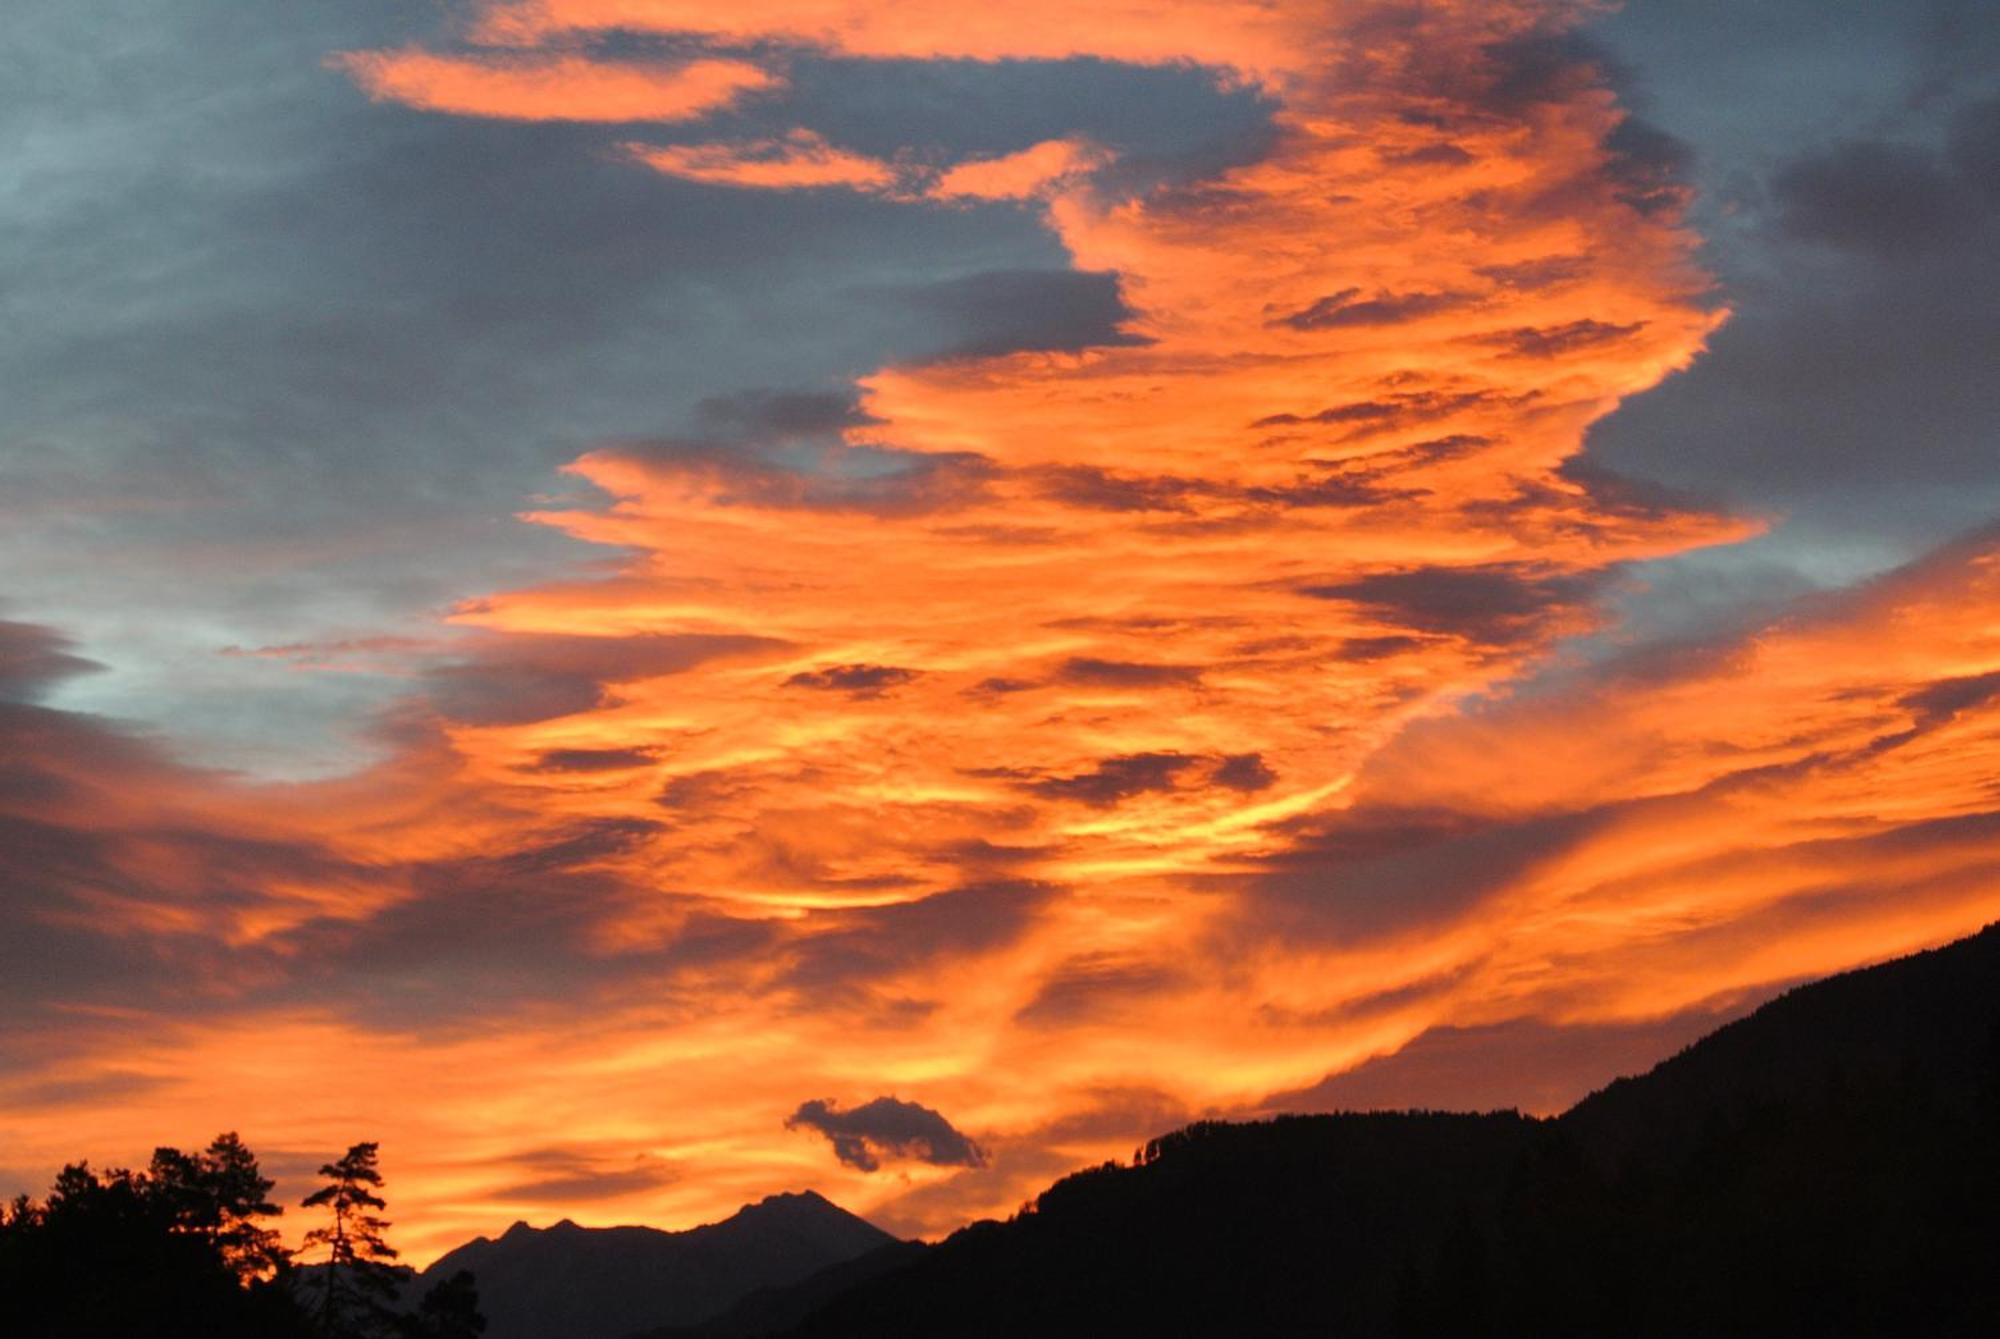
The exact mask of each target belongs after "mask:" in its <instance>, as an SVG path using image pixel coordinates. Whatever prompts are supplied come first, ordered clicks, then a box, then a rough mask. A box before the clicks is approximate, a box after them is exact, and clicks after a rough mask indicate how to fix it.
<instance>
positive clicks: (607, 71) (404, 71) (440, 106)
mask: <svg viewBox="0 0 2000 1339" xmlns="http://www.w3.org/2000/svg"><path fill="white" fill-rule="evenodd" d="M334 63H335V64H336V65H338V66H339V67H340V68H341V69H343V70H345V71H346V72H347V73H348V74H349V75H350V76H351V77H352V78H353V79H354V81H355V83H357V84H359V85H360V86H361V87H362V89H363V90H364V91H366V92H367V94H368V96H369V97H371V98H373V99H375V100H376V101H377V102H400V103H404V104H406V105H408V106H411V107H416V108H418V109H420V110H423V111H430V112H449V113H452V114H454V115H457V116H486V117H495V118H499V119H503V120H510V121H688V120H693V119H695V118H698V117H702V116H706V115H708V114H709V113H710V112H714V111H719V110H721V109H722V108H724V107H728V106H730V105H732V104H734V103H736V102H737V101H739V100H741V99H742V98H743V97H744V95H746V94H749V93H760V92H766V91H768V90H771V89H773V88H776V87H778V86H779V85H780V83H781V82H782V81H781V80H779V78H778V77H777V76H776V75H774V74H772V73H771V72H770V71H768V70H766V69H764V68H762V67H761V66H757V65H752V64H750V63H749V62H747V61H740V60H694V61H688V62H686V63H685V64H680V65H654V64H640V63H636V62H624V61H601V60H587V59H585V58H583V57H581V56H574V55H530V56H519V55H501V56H440V55H436V54H434V53H432V52H428V51H423V50H420V49H417V48H414V47H411V48H405V49H403V50H401V51H349V52H344V53H342V54H341V55H339V56H336V57H334Z"/></svg>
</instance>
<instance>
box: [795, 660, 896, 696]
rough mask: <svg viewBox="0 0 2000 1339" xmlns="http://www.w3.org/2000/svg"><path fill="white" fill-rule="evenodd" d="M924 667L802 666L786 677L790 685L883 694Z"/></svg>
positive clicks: (870, 694)
mask: <svg viewBox="0 0 2000 1339" xmlns="http://www.w3.org/2000/svg"><path fill="white" fill-rule="evenodd" d="M921 673H922V671H920V670H913V669H903V668H901V667H899V666H896V665H829V666H827V667H826V668H825V669H816V670H801V671H800V672H799V673H797V674H794V675H792V676H791V677H790V678H788V679H786V680H785V687H787V688H818V689H824V690H826V691H829V692H837V693H849V694H852V695H853V696H855V697H880V696H881V695H882V694H884V693H886V692H888V691H889V690H890V689H892V688H900V687H902V686H903V685H904V684H906V683H910V682H912V681H914V680H915V679H917V678H919V677H920V676H921Z"/></svg>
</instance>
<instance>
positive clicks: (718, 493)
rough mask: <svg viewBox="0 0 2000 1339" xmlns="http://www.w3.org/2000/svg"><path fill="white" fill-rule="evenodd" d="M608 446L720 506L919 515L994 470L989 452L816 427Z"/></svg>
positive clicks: (959, 501) (969, 494)
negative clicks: (857, 440)
mask: <svg viewBox="0 0 2000 1339" xmlns="http://www.w3.org/2000/svg"><path fill="white" fill-rule="evenodd" d="M604 450H605V451H607V452H608V453H609V454H612V455H616V456H619V457H622V458H624V459H626V460H631V461H635V462H638V463H640V464H643V465H644V466H646V467H647V469H648V470H649V471H651V472H652V473H654V474H656V475H659V476H661V477H662V478H668V479H672V480H674V481H675V482H677V483H679V484H681V485H682V486H683V487H686V488H690V489H694V490H698V491H700V492H702V493H703V494H705V498H704V500H705V501H706V502H707V503H708V504H709V505H711V506H716V507H736V506H750V507H763V508H772V509H778V510H794V511H855V512H872V513H876V514H880V515H885V516H908V515H918V514H922V513H926V512H934V511H942V510H946V509H949V508H952V507H957V506H962V505H964V504H966V503H969V502H971V501H974V500H976V499H977V498H978V497H979V496H980V495H981V493H982V492H983V491H984V489H985V487H986V484H987V481H988V480H989V479H990V478H991V477H992V475H993V467H992V465H991V463H990V462H988V461H987V460H986V459H985V458H984V457H983V456H977V455H973V454H970V453H966V452H923V451H905V450H901V449H898V448H896V447H891V446H879V445H869V444H865V443H864V444H859V445H855V444H850V443H848V442H846V441H843V440H840V439H839V438H838V437H837V436H836V435H834V434H832V433H830V432H827V433H822V432H820V431H819V430H817V429H815V430H810V431H806V432H800V433H773V434H771V435H769V436H760V435H750V434H746V435H744V436H742V437H738V438H729V437H715V438H701V437H657V438H645V439H628V440H624V441H619V442H616V443H613V444H611V445H609V446H607V447H605V448H604Z"/></svg>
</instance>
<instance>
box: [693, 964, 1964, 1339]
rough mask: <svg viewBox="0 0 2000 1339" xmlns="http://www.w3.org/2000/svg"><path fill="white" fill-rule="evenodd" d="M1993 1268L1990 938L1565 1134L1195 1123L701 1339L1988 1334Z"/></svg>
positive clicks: (766, 1299)
mask: <svg viewBox="0 0 2000 1339" xmlns="http://www.w3.org/2000/svg"><path fill="white" fill-rule="evenodd" d="M1996 1242H2000V927H1988V928H1987V929H1986V930H1985V931H1983V932H1981V933H1980V934H1978V935H1976V936H1974V937H1972V938H1970V939H1966V940H1962V941H1960V942H1958V943H1956V944H1952V945H1949V946H1947V947H1945V948H1941V949H1936V950H1933V951H1930V952H1927V953H1920V954H1917V955H1915V956H1913V957H1909V958H1905V959H1902V960H1899V961H1896V962H1892V963H1887V964H1885V965H1882V966H1879V967H1873V968H1868V969H1864V970H1861V971H1856V972H1851V973H1847V974H1845V975H1842V976H1838V977H1834V978H1831V979H1829V980H1826V981H1822V982H1818V983H1815V984H1812V985H1808V986H1803V987H1800V988H1797V989H1795V990H1793V991H1791V992H1789V993H1788V994H1786V995H1784V996H1782V997H1780V998H1778V999H1776V1000H1773V1001H1772V1002H1770V1003H1768V1004H1766V1005H1765V1006H1764V1007H1763V1008H1761V1009H1759V1010H1757V1011H1756V1012H1754V1013H1752V1014H1751V1015H1749V1016H1748V1017H1746V1018H1743V1019H1740V1020H1738V1021H1737V1022H1735V1023H1732V1024H1730V1025H1728V1026H1727V1027H1724V1028H1722V1029H1720V1030H1718V1031H1717V1032H1715V1033H1713V1034H1712V1035H1710V1036H1708V1037H1706V1038H1704V1039H1702V1040H1701V1041H1699V1042H1697V1043H1695V1044H1694V1045H1692V1046H1690V1047H1688V1048H1687V1049H1685V1050H1684V1051H1682V1052H1681V1053H1680V1054H1679V1055H1677V1056H1675V1057H1674V1058H1673V1059H1671V1060H1668V1061H1666V1062H1664V1063H1663V1064H1661V1065H1659V1066H1657V1067H1655V1068H1654V1069H1653V1070H1652V1071H1650V1072H1649V1073H1648V1074H1646V1075H1645V1076H1643V1077H1640V1078H1634V1079H1621V1080H1619V1081H1617V1082H1616V1083H1613V1084H1611V1085H1610V1086H1609V1087H1607V1088H1605V1089H1603V1090H1601V1091H1599V1092H1598V1093H1595V1094H1593V1095H1592V1096H1590V1097H1588V1098H1586V1099H1585V1100H1584V1101H1582V1102H1580V1103H1578V1104H1577V1105H1576V1106H1575V1107H1574V1108H1572V1109H1571V1110H1570V1111H1568V1112H1566V1113H1564V1114H1563V1115H1561V1116H1559V1117H1554V1118H1550V1119H1536V1118H1531V1117H1525V1116H1521V1115H1519V1114H1517V1113H1513V1112H1503V1113H1492V1114H1486V1115H1455V1114H1445V1113H1437V1112H1408V1113H1382V1112H1373V1113H1358V1114H1344V1115H1332V1116H1281V1117H1278V1118H1276V1119H1273V1120H1268V1121H1260V1122H1255V1123H1245V1124H1227V1123H1222V1122H1209V1123H1203V1124H1199V1125H1194V1126H1190V1127H1188V1128H1187V1129H1185V1130H1181V1131H1179V1132H1177V1133H1175V1134H1171V1135H1168V1136H1165V1137H1164V1138H1161V1139H1157V1140H1154V1141H1153V1142H1152V1143H1150V1144H1148V1145H1147V1146H1146V1147H1145V1148H1143V1149H1142V1150H1140V1152H1139V1154H1138V1156H1137V1157H1136V1158H1135V1160H1134V1162H1133V1164H1132V1165H1130V1166H1121V1165H1118V1164H1107V1165H1105V1166H1104V1167H1101V1168H1097V1169H1095V1170H1091V1171H1086V1172H1081V1173H1078V1174H1076V1175H1074V1176H1070V1177H1067V1178H1065V1179H1064V1180H1062V1181H1059V1182H1057V1183H1056V1184H1055V1185H1053V1186H1051V1187H1050V1188H1049V1189H1048V1190H1047V1191H1045V1192H1044V1193H1043V1194H1042V1195H1041V1196H1040V1197H1039V1198H1038V1199H1037V1200H1036V1201H1035V1202H1034V1203H1033V1204H1032V1205H1031V1206H1030V1207H1029V1208H1028V1209H1026V1210H1024V1211H1023V1212H1022V1213H1020V1214H1018V1215H1017V1216H1015V1217H1014V1218H1013V1219H1011V1220H1009V1221H1007V1222H1005V1223H995V1222H986V1223H978V1224H974V1225H973V1226H971V1227H968V1228H965V1229H963V1230H961V1231H959V1232H957V1233H955V1234H953V1235H952V1236H951V1237H950V1238H948V1239H947V1240H945V1241H944V1242H942V1243H940V1244H939V1245H937V1246H935V1247H932V1248H929V1249H928V1250H921V1251H906V1252H904V1253H903V1261H902V1262H901V1263H898V1262H897V1261H896V1260H895V1259H894V1258H881V1259H878V1260H877V1262H878V1263H881V1264H884V1265H885V1266H886V1272H882V1273H879V1274H876V1275H875V1276H873V1277H868V1278H863V1279H860V1280H858V1281H852V1282H850V1281H848V1280H844V1279H843V1278H841V1276H840V1275H839V1274H837V1273H830V1274H825V1275H822V1276H819V1277H817V1278H815V1279H813V1280H809V1281H807V1282H806V1283H804V1284H801V1285H794V1287H792V1288H790V1289H783V1288H781V1289H778V1290H776V1291H775V1292H774V1293H773V1294H767V1295H763V1296H762V1297H761V1298H760V1299H759V1301H758V1303H757V1306H756V1307H755V1308H747V1307H746V1308H744V1309H741V1310H738V1311H735V1312H731V1313H726V1314H725V1315H723V1316H720V1317H718V1318H716V1319H715V1320H714V1321H713V1322H711V1325H712V1326H714V1327H715V1328H710V1329H695V1330H691V1331H687V1332H685V1333H687V1334H690V1335H701V1334H706V1335H710V1336H714V1337H715V1339H722V1337H723V1336H732V1337H734V1339H744V1337H746V1336H752V1335H759V1334H764V1335H769V1334H785V1335H791V1336H795V1339H833V1337H836V1336H857V1335H867V1336H870V1337H871V1339H897V1337H898V1336H911V1337H912V1339H915V1337H916V1336H925V1337H926V1339H949V1337H951V1336H968V1337H979V1336H996V1337H997V1336H1018V1335H1036V1336H1065V1335H1077V1336H1082V1335H1092V1336H1096V1335H1108V1334H1145V1335H1148V1336H1182V1335H1184V1336H1231V1337H1232V1339H1233V1337H1235V1336H1255V1335H1304V1334H1314V1335H1322V1334H1325V1335H1358V1336H1378V1335H1379V1336H1413V1335H1453V1336H1460V1335H1509V1336H1512V1335H1523V1336H1525V1335H1536V1336H1560V1335H1577V1336H1582V1335H1605V1334H1618V1335H1640V1336H1645V1335H1661V1336H1666V1335H1689V1334H1701V1335H1718V1336H1719V1335H1746V1336H1747V1335H1759V1336H1763V1335H1842V1334H1870V1335H1892V1334H1893V1335H1900V1334H1912V1335H1914V1334H1922V1335H1964V1336H1970V1335H1989V1336H1990V1335H1994V1334H2000V1260H1996V1255H1995V1251H1996V1245H1995V1243H1996ZM870 1258H871V1259H877V1258H876V1257H870ZM859 1272H862V1273H869V1272H871V1271H870V1270H866V1269H864V1270H861V1271H859ZM829 1291H831V1295H830V1296H829V1295H827V1294H828V1293H829ZM801 1316H802V1317H803V1318H799V1317H801ZM760 1325H761V1326H763V1328H759V1326H760ZM666 1333H669V1334H671V1333H677V1332H674V1331H668V1332H666Z"/></svg>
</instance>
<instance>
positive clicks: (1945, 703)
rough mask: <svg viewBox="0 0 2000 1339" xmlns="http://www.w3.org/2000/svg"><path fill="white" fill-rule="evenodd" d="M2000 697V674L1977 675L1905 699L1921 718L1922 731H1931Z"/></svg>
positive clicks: (1946, 683)
mask: <svg viewBox="0 0 2000 1339" xmlns="http://www.w3.org/2000/svg"><path fill="white" fill-rule="evenodd" d="M1996 697H2000V674H1975V675H1971V676H1968V677H1966V678H1963V679H1945V680H1942V681H1940V682H1938V683H1934V684H1931V685H1930V686H1929V687H1927V688H1923V689H1920V690H1919V691H1917V692H1915V693H1912V694H1910V695H1909V696H1908V697H1906V698H1904V699H1903V705H1904V706H1906V707H1908V708H1909V709H1910V710H1911V711H1913V712H1915V713H1916V714H1917V716H1918V718H1919V728H1920V729H1927V728H1929V727H1931V726H1933V725H1937V724H1941V723H1944V722H1948V721H1950V720H1951V719H1952V718H1953V717H1954V716H1956V715H1958V714H1959V713H1960V712H1962V711H1970V710H1971V709H1972V708H1974V707H1979V706H1983V705H1985V704H1986V703H1988V702H1991V701H1993V700H1994V699H1995V698H1996Z"/></svg>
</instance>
